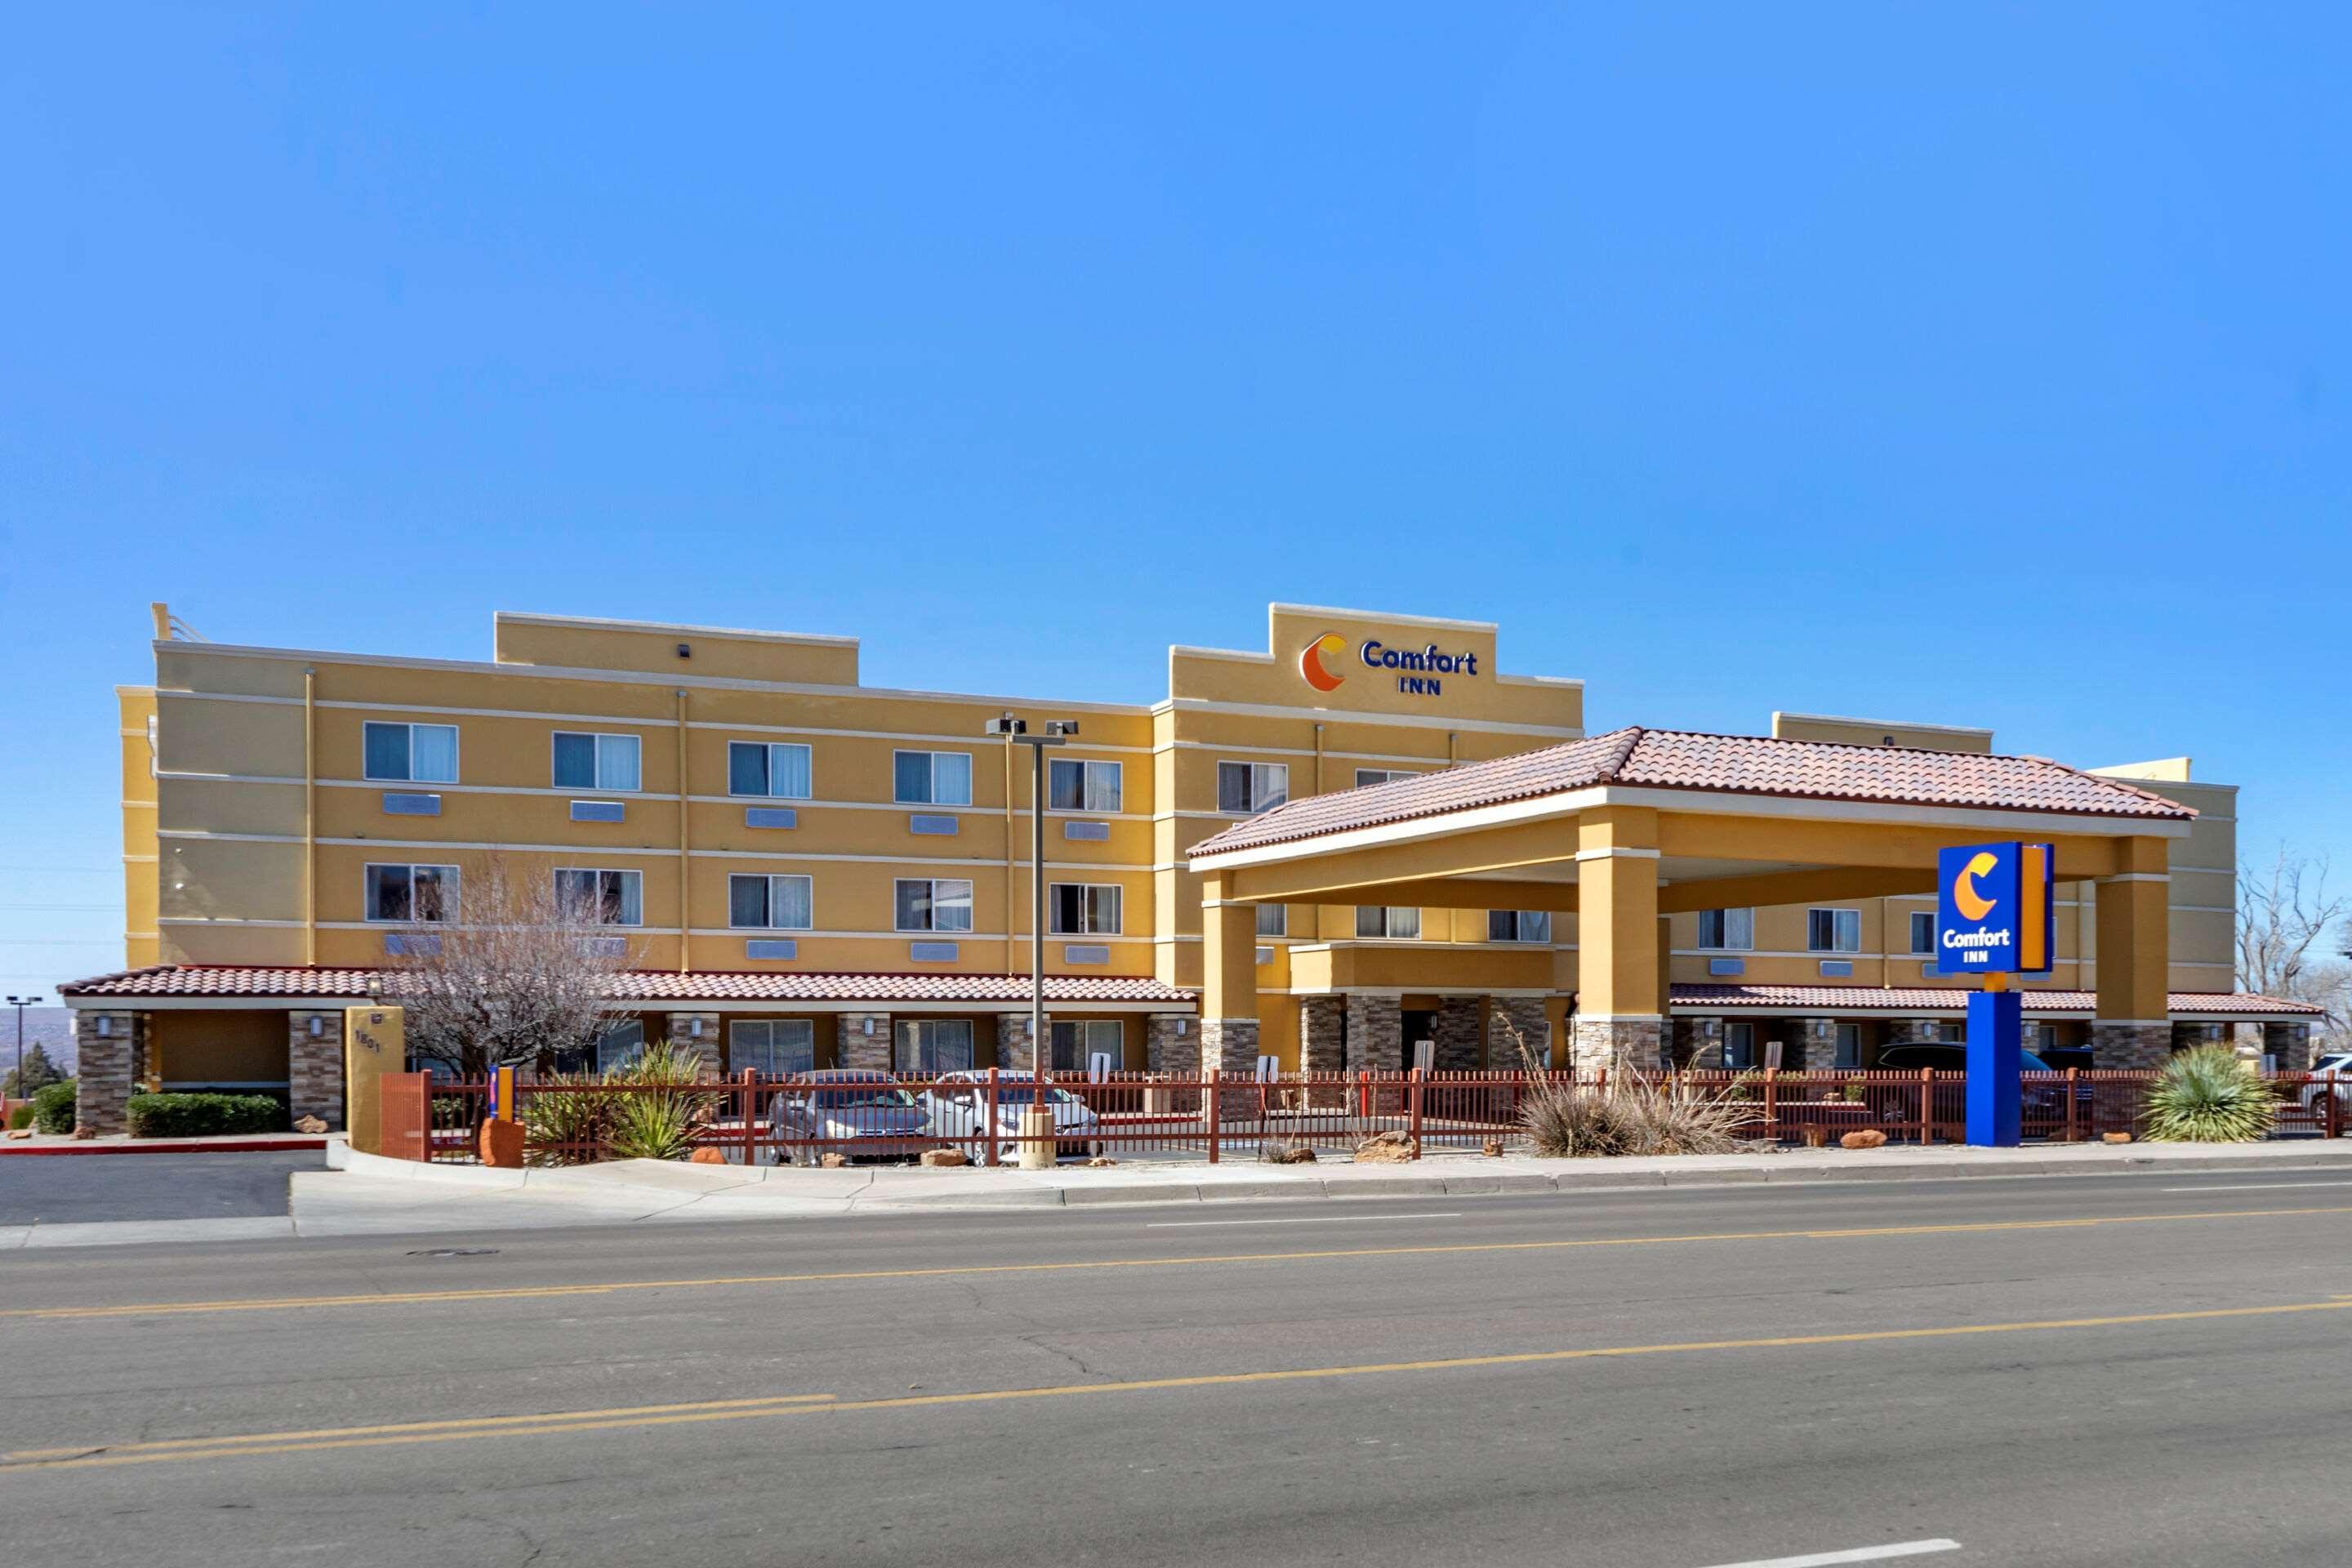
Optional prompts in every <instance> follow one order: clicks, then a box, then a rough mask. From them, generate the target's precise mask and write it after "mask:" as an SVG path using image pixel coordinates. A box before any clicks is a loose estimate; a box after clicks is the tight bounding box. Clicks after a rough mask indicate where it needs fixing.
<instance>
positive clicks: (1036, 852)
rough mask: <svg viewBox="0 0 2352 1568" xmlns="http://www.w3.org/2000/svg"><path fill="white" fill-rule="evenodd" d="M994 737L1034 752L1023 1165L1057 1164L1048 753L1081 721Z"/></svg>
mask: <svg viewBox="0 0 2352 1568" xmlns="http://www.w3.org/2000/svg"><path fill="white" fill-rule="evenodd" d="M988 732H989V733H990V734H992V735H1001V736H1003V739H1004V743H1005V744H1006V745H1008V746H1010V745H1015V744H1018V745H1023V746H1026V747H1028V748H1029V763H1030V768H1029V775H1030V785H1029V895H1030V896H1029V1065H1030V1068H1032V1070H1033V1073H1034V1080H1033V1082H1032V1083H1031V1085H1030V1095H1029V1109H1028V1110H1025V1111H1024V1112H1023V1113H1022V1117H1021V1122H1022V1126H1021V1140H1022V1141H1021V1163H1022V1164H1024V1165H1026V1166H1031V1167H1037V1166H1048V1165H1051V1164H1053V1163H1054V1153H1055V1148H1054V1107H1053V1104H1052V1102H1051V1101H1049V1100H1047V1099H1046V1098H1045V748H1046V747H1048V746H1066V745H1067V744H1069V737H1071V736H1072V735H1075V734H1076V733H1077V732H1078V726H1077V721H1076V720H1071V719H1048V720H1046V721H1045V733H1044V734H1042V735H1033V734H1031V733H1029V721H1027V720H1026V719H1016V718H1014V717H1013V715H1012V714H1010V713H1007V714H1006V715H1004V717H1003V718H1002V719H991V720H990V721H988Z"/></svg>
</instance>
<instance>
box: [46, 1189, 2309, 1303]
mask: <svg viewBox="0 0 2352 1568" xmlns="http://www.w3.org/2000/svg"><path fill="white" fill-rule="evenodd" d="M2343 1214H2352V1204H2347V1205H2336V1206H2333V1207H2326V1208H2297V1209H2211V1210H2206V1211H2202V1212H2195V1213H2186V1214H2147V1215H2083V1216H2079V1217H2075V1218H2067V1219H2018V1220H1981V1221H1975V1222H1971V1223H1968V1224H1956V1225H1887V1226H1853V1227H1850V1228H1845V1229H1838V1230H1728V1231H1702V1232H1696V1233H1693V1234H1688V1235H1681V1236H1612V1237H1580V1238H1578V1239H1575V1240H1566V1241H1465V1242H1451V1243H1447V1244H1444V1245H1442V1246H1423V1247H1328V1248H1318V1249H1316V1250H1313V1251H1299V1252H1227V1253H1217V1254H1213V1255H1209V1256H1204V1257H1194V1258H1092V1259H1087V1260H1083V1261H1078V1262H1072V1263H975V1264H964V1265H960V1266H955V1267H947V1268H855V1269H845V1270H839V1271H835V1272H832V1273H816V1274H721V1275H712V1276H709V1277H707V1278H702V1279H616V1280H612V1281H609V1282H606V1283H603V1284H595V1285H517V1286H510V1287H503V1288H499V1289H479V1290H409V1291H383V1292H379V1293H376V1294H373V1295H355V1296H277V1297H252V1298H247V1299H244V1300H223V1301H150V1302H141V1303H138V1304H135V1305H123V1306H111V1307H12V1308H8V1309H5V1310H0V1319H7V1318H44V1319H61V1318H75V1319H80V1318H146V1317H163V1316H170V1315H173V1314H175V1313H187V1312H262V1311H291V1310H297V1309H300V1308H308V1307H399V1306H415V1305H428V1304H433V1303H437V1302H444V1301H502V1300H522V1299H530V1298H538V1297H551V1296H601V1295H607V1294H610V1293H613V1292H614V1291H620V1290H696V1289H711V1288H713V1287H719V1286H743V1285H821V1284H830V1283H840V1282H848V1281H856V1280H861V1279H948V1278H954V1277H961V1276H968V1275H975V1274H1056V1273H1069V1272H1075V1271H1083V1270H1088V1269H1103V1268H1191V1267H1196V1266H1199V1265H1202V1264H1213V1263H1305V1262H1318V1261H1330V1260H1337V1259H1344V1258H1433V1257H1448V1256H1460V1255H1463V1254H1467V1253H1490V1252H1570V1251H1578V1250H1582V1249H1587V1248H1593V1247H1675V1246H1685V1245H1690V1244H1695V1243H1699V1242H1720V1241H1853V1240H1870V1239H1874V1238H1878V1237H1901V1236H1969V1235H1987V1234H1990V1233H1993V1232H1997V1231H2017V1230H2086V1229H2095V1228H2099V1227H2103V1226H2122V1225H2167V1224H2179V1223H2184V1222H2189V1221H2202V1220H2217V1219H2275V1218H2279V1217H2282V1216H2285V1215H2343Z"/></svg>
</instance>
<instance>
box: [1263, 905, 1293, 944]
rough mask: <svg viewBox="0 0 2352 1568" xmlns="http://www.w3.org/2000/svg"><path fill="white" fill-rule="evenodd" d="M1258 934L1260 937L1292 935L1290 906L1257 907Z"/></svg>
mask: <svg viewBox="0 0 2352 1568" xmlns="http://www.w3.org/2000/svg"><path fill="white" fill-rule="evenodd" d="M1257 934H1258V935H1260V936H1288V935H1289V934H1290V906H1289V905H1288V904H1260V905H1259V906H1258V907H1257Z"/></svg>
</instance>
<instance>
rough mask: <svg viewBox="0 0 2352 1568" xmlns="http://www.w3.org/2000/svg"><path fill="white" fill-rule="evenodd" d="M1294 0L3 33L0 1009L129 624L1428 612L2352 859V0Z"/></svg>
mask: <svg viewBox="0 0 2352 1568" xmlns="http://www.w3.org/2000/svg"><path fill="white" fill-rule="evenodd" d="M1271 9H1276V8H1269V7H1265V6H1262V5H1233V6H1221V5H1204V4H1191V5H1182V6H1165V7H1160V8H1158V9H1157V12H1156V14H1153V13H1152V12H1150V11H1147V9H1146V8H1145V7H1141V6H1117V7H1108V6H1089V5H1066V6H1044V5H1020V4H1011V3H1006V4H995V5H984V6H982V5H941V6H938V7H921V6H897V7H887V8H884V7H872V6H859V7H846V6H832V7H819V6H801V7H796V8H793V9H790V10H787V9H786V8H783V7H777V6H761V7H743V8H740V9H731V10H730V9H715V8H691V9H689V8H686V7H659V8H656V7H645V8H641V9H625V10H623V9H611V8H599V7H593V6H565V7H561V8H558V7H530V6H520V5H497V6H492V5H472V6H468V7H457V6H400V7H394V6H381V7H369V6H362V5H337V6H329V7H311V8H306V9H303V10H299V11H298V10H286V11H274V10H270V9H268V8H265V7H260V6H248V7H241V8H237V9H236V11H235V12H234V14H210V15H208V14H205V11H204V10H203V9H201V8H194V7H189V8H176V7H175V8H165V9H155V10H147V9H142V8H136V7H115V6H103V5H99V6H79V7H75V6H51V7H45V8H37V9H36V10H34V11H31V12H28V13H26V15H25V16H22V17H20V18H19V19H18V22H17V24H16V27H15V28H14V29H13V30H12V34H11V47H10V48H9V50H8V51H6V55H5V58H0V145H5V146H6V147H7V148H8V149H9V163H10V179H9V182H8V184H9V187H10V197H9V211H10V215H11V217H12V219H13V220H14V221H13V222H12V223H11V225H10V229H11V238H10V239H9V242H8V243H7V244H6V245H5V246H0V289H5V297H6V298H7V300H9V310H8V317H9V325H8V327H7V329H6V331H5V334H0V368H5V374H0V531H5V537H0V625H5V626H6V627H7V628H8V636H7V639H6V645H5V647H6V651H5V654H0V659H5V690H6V694H7V697H8V705H9V708H10V709H11V710H13V712H14V713H15V714H16V737H15V740H16V743H15V744H13V745H12V746H10V747H8V748H7V753H8V755H7V761H6V763H5V764H0V769H5V772H0V813H4V814H5V815H0V820H5V821H6V822H7V823H8V824H9V825H10V832H9V834H8V835H7V837H6V841H5V842H0V944H5V945H0V985H5V988H6V989H8V990H12V991H16V990H23V989H25V988H26V987H27V986H33V985H40V986H47V985H49V984H54V983H55V982H56V981H57V980H58V978H61V977H66V976H70V975H72V974H76V973H90V972H93V971H97V970H101V969H104V968H107V967H110V966H111V965H113V964H115V963H118V962H119V960H120V957H121V949H120V943H119V935H118V934H117V933H119V931H120V929H121V927H120V916H119V900H120V885H119V877H118V875H117V869H118V868H117V862H116V855H117V853H118V844H117V839H116V835H117V832H118V818H117V816H116V808H115V802H114V795H115V793H116V792H115V790H114V787H113V769H114V762H113V753H114V745H115V740H114V736H113V733H112V731H113V728H114V721H113V713H112V708H111V702H110V697H109V694H108V689H109V688H110V686H111V685H112V684H113V683H115V682H119V681H141V680H143V679H147V678H148V677H149V676H150V674H151V673H152V663H151V660H150V658H149V656H148V652H147V649H146V646H145V637H146V635H147V634H146V612H145V605H146V603H147V601H148V600H150V599H155V598H162V599H168V600H169V601H171V603H172V604H173V606H174V608H175V609H177V610H178V611H179V612H180V613H181V614H182V615H184V616H185V617H186V618H187V619H188V620H189V621H190V622H191V623H193V624H194V626H196V627H198V628H199V629H200V630H202V631H204V632H205V634H207V635H208V636H210V637H213V638H214V639H215V640H218V641H235V642H267V643H281V644H292V645H299V646H309V647H327V648H353V649H365V650H373V651H382V652H405V653H420V654H429V655H440V656H452V657H464V658H479V657H487V655H488V637H489V616H490V613H491V612H492V611H493V610H494V609H497V608H500V607H509V608H517V609H533V610H544V611H555V612H562V613H572V614H583V615H600V616H627V617H635V618H646V619H669V620H682V621H691V622H703V623H713V624H719V625H733V626H778V627H788V628H794V629H805V630H819V631H834V632H849V633H856V634H858V635H861V636H863V637H865V638H866V654H865V659H866V678H867V679H869V680H872V681H876V682H880V683H894V682H895V683H908V684H921V685H927V686H958V687H964V688H969V689H981V690H1003V691H1012V692H1019V693H1027V692H1035V693H1040V694H1053V695H1063V696H1068V697H1072V698H1110V699H1135V698H1147V697H1150V696H1153V695H1156V694H1157V693H1158V692H1159V691H1160V689H1161V684H1162V680H1163V651H1162V650H1163V649H1164V647H1165V646H1166V645H1167V644H1168V643H1171V642H1176V641H1182V642H1206V643H1222V644H1227V645H1234V646H1242V647H1255V646H1259V644H1260V642H1261V640H1262V638H1263V636H1264V616H1265V611H1264V606H1265V602H1266V601H1267V600H1269V599H1276V598H1279V599H1294V600H1305V601H1307V602H1312V603H1325V604H1343V605H1375V606H1381V607H1385V608H1391V609H1404V610H1415V611H1422V612H1425V613H1431V614H1440V615H1457V616H1473V617H1477V618H1483V619H1493V620H1496V621H1499V622H1501V623H1502V624H1503V639H1504V640H1503V663H1504V666H1505V667H1506V668H1511V669H1517V670H1521V671H1528V672H1537V673H1549V674H1573V675H1580V676H1583V677H1584V678H1586V679H1587V680H1588V682H1589V686H1588V700H1589V719H1590V721H1591V724H1592V726H1593V727H1594V728H1596V729H1597V728H1600V727H1603V726H1610V725H1615V724H1619V723H1624V722H1642V723H1654V724H1664V725H1682V726H1691V727H1706V728H1717V729H1727V730H1738V731H1756V730H1759V729H1761V728H1762V727H1763V726H1764V725H1765V724H1766V723H1767V721H1768V715H1769V711H1770V710H1772V709H1774V708H1776V707H1780V708H1792V709H1801V710H1827V711H1832V712H1857V713H1864V714H1868V715H1872V716H1880V717H1885V716H1895V717H1908V718H1915V719H1921V720H1928V721H1943V722H1955V723H1981V724H1990V725H1993V726H1995V727H1996V728H1997V729H1998V731H2000V741H2001V743H2002V744H2003V745H2004V746H2005V747H2010V748H2014V749H2018V750H2024V751H2033V752H2046V753H2051V754H2054V755H2058V756H2061V757H2064V758H2066V759H2068V760H2070V761H2074V762H2077V763H2085V764H2098V763H2109V762H2116V761H2123V760H2127V759H2137V758H2142V757H2149V756H2157V755H2168V754H2174V753H2179V752H2190V753H2193V754H2194V755H2195V756H2196V757H2197V759H2198V766H2199V771H2200V776H2208V777H2214V778H2220V779H2225V780H2231V781H2235V782H2238V783H2241V784H2244V785H2245V786H2246V795H2245V797H2244V814H2245V819H2244V821H2243V822H2242V825H2241V835H2242V844H2243V846H2244V847H2246V848H2248V849H2250V850H2252V849H2261V848H2263V847H2266V846H2268V845H2271V844H2273V842H2275V841H2277V840H2279V839H2282V838H2284V839H2286V840H2289V841H2292V842H2294V843H2296V844H2299V845H2302V846H2305V847H2309V848H2312V849H2321V848H2332V849H2333V850H2334V851H2335V853H2336V858H2337V860H2338V862H2339V864H2340V865H2341V866H2342V867H2343V868H2344V869H2345V874H2346V875H2347V876H2352V824H2347V812H2346V805H2347V788H2346V785H2345V784H2344V783H2343V781H2344V779H2345V777H2346V776H2347V772H2352V738H2347V721H2346V717H2345V716H2346V713H2347V697H2346V694H2345V688H2344V684H2343V676H2342V665H2343V660H2342V658H2341V657H2340V654H2338V653H2336V652H2335V651H2332V650H2335V649H2338V648H2340V647H2341V646H2342V642H2343V638H2344V632H2343V628H2342V625H2341V616H2342V614H2343V612H2344V609H2345V585H2346V582H2347V566H2352V524H2347V502H2352V440H2348V439H2347V436H2352V430H2347V395H2352V380H2347V346H2352V329H2347V303H2346V301H2347V287H2346V281H2345V280H2346V279H2347V278H2352V206H2347V204H2346V203H2345V201H2344V200H2343V194H2344V192H2345V191H2347V189H2352V117H2347V115H2345V114H2344V113H2343V112H2342V104H2341V101H2340V89H2341V85H2342V82H2343V80H2344V79H2345V74H2346V71H2347V65H2352V58H2347V55H2348V54H2352V50H2347V46H2352V22H2347V12H2346V11H2345V10H2344V8H2342V7H2340V6H2321V5H2310V6H2300V7H2299V6H2294V5H2274V6H2265V7H2244V6H2227V5H2211V6H2184V5H2161V4H2146V3H2140V4H2132V5H2115V6H2110V7H2100V6H2095V5H2067V6H2040V5H2010V6H1995V5H1967V6H1946V7H1920V6H1889V5H1878V4H1865V5H1850V6H1832V5H1793V6H1759V5H1712V6H1684V5H1590V6H1540V5H1507V4H1485V5H1475V6H1440V5H1422V6H1414V7H1385V6H1381V5H1368V4H1351V5H1345V6H1340V5H1333V6H1328V7H1325V8H1321V9H1319V10H1318V9H1309V8H1307V7H1285V8H1279V9H1280V14H1279V15H1276V16H1269V15H1267V14H1266V13H1267V12H1268V11H1269V10H1271ZM1171 563H1174V564H1172V565H1171Z"/></svg>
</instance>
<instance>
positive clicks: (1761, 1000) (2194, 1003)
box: [1667, 984, 2321, 1018]
mask: <svg viewBox="0 0 2352 1568" xmlns="http://www.w3.org/2000/svg"><path fill="white" fill-rule="evenodd" d="M2021 994H2022V995H2023V996H2024V998H2025V1010H2026V1011H2027V1012H2029V1013H2082V1014H2085V1015H2087V1014H2089V1013H2091V1012H2093V1011H2094V1010H2095V1007H2096V1005H2097V1003H2098V997H2097V994H2095V993H2094V992H2090V991H2054V990H2053V991H2041V990H2035V989H2033V988H2032V987H2030V986H2029V987H2026V988H2025V989H2024V990H2023V991H2022V992H2021ZM1667 1005H1669V1006H1671V1007H1672V1008H1673V1009H1674V1010H1675V1012H1677V1013H1706V1012H1711V1011H1714V1010H1716V1009H1718V1008H1720V1009H1724V1010H1726V1011H1729V1010H1734V1009H1749V1008H1767V1007H1769V1008H1771V1009H1773V1010H1774V1011H1776V1012H1782V1013H1803V1012H1805V1011H1806V1010H1807V1009H1809V1008H1819V1009H1824V1010H1830V1009H1833V1010H1836V1011H1839V1012H1855V1011H1867V1012H1873V1013H1899V1014H1911V1013H1958V1012H1960V1011H1962V1010H1964V1009H1965V1008H1966V1007H1967V1006H1968V1005H1969V994H1968V992H1966V991H1965V990H1962V989H1961V988H1960V987H1958V986H1956V985H1953V986H1943V985H1696V984H1683V985H1676V986H1675V987H1674V991H1673V994H1672V996H1671V998H1670V1000H1669V1002H1668V1004H1667ZM2165 1007H2166V1010H2167V1011H2168V1012H2170V1013H2173V1014H2176V1015H2190V1016H2198V1017H2219V1016H2235V1017H2247V1018H2256V1017H2266V1018H2316V1017H2318V1016H2320V1013H2321V1010H2320V1009H2319V1008H2317V1007H2315V1006H2313V1005H2311V1004H2310V1003H2308V1002H2289V1001H2285V1000H2284V999H2282V998H2280V997H2276V996H2257V995H2255V994H2252V992H2247V991H2175V992H2173V993H2171V994H2169V995H2168V996H2167V997H2166V998H2165Z"/></svg>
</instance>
